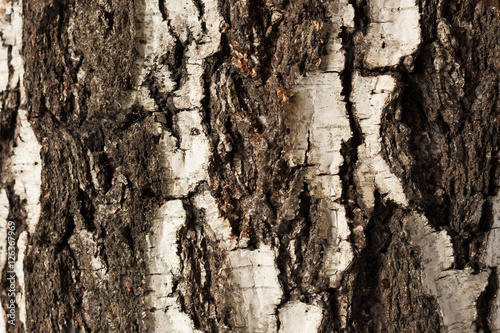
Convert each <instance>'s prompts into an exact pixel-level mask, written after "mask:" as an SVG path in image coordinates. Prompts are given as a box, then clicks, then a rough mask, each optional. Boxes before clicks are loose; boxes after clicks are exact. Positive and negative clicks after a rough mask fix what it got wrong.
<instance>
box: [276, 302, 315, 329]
mask: <svg viewBox="0 0 500 333" xmlns="http://www.w3.org/2000/svg"><path fill="white" fill-rule="evenodd" d="M279 318H280V323H281V326H280V329H279V332H280V333H316V332H318V329H319V327H320V325H321V320H322V319H323V311H322V309H321V308H320V307H319V306H316V305H309V304H305V303H302V302H290V303H287V304H286V305H285V306H284V307H283V308H281V309H280V312H279Z"/></svg>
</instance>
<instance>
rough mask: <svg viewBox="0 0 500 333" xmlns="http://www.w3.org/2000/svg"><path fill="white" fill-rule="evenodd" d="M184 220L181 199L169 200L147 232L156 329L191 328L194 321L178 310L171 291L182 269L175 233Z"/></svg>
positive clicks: (159, 210) (184, 212)
mask: <svg viewBox="0 0 500 333" xmlns="http://www.w3.org/2000/svg"><path fill="white" fill-rule="evenodd" d="M185 223H186V211H185V210H184V206H183V204H182V201H181V200H171V201H168V202H167V203H165V204H164V205H163V206H161V207H160V208H159V209H158V211H157V213H156V219H155V220H154V221H153V227H152V232H151V235H148V236H146V241H147V242H148V244H149V249H148V257H149V258H148V260H149V272H150V279H151V286H150V288H151V291H152V292H151V294H149V295H148V296H147V302H148V305H149V306H151V308H154V326H153V330H154V331H155V332H183V333H184V332H194V324H193V322H192V321H191V319H190V318H189V316H188V315H187V314H185V313H183V312H181V309H180V305H179V300H178V297H177V296H176V295H173V294H172V292H173V285H174V282H175V280H176V279H178V278H179V277H180V269H181V261H180V258H179V255H178V253H177V252H178V251H177V233H178V231H179V229H180V228H181V227H182V226H183V225H184V224H185Z"/></svg>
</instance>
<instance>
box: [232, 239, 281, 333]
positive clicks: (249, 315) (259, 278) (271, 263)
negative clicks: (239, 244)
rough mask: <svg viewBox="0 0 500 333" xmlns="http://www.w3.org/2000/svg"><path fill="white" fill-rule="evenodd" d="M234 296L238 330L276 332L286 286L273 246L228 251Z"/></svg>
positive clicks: (260, 332) (250, 332) (255, 332)
mask: <svg viewBox="0 0 500 333" xmlns="http://www.w3.org/2000/svg"><path fill="white" fill-rule="evenodd" d="M228 257H229V265H230V269H231V281H230V289H231V298H232V303H233V306H234V312H235V315H234V317H233V319H234V320H235V322H236V327H235V330H236V331H237V332H249V333H267V332H269V333H271V332H276V331H277V329H278V327H277V317H276V307H277V306H278V304H279V303H280V301H281V297H282V294H283V293H282V290H281V286H280V283H279V281H278V274H279V270H278V269H277V267H276V264H275V259H276V255H275V253H274V251H273V250H271V247H270V246H267V245H262V246H261V248H260V249H257V250H253V251H252V250H246V249H237V250H235V251H231V252H230V253H229V255H228Z"/></svg>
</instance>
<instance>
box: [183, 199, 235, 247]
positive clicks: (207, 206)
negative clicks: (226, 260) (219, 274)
mask: <svg viewBox="0 0 500 333" xmlns="http://www.w3.org/2000/svg"><path fill="white" fill-rule="evenodd" d="M192 202H193V204H194V207H195V208H196V209H198V210H201V211H204V212H205V219H206V222H207V224H208V226H207V227H206V231H207V232H213V235H212V238H213V239H216V240H217V241H218V242H219V246H221V247H222V249H225V250H233V249H235V248H236V245H237V241H238V240H237V238H236V236H235V235H234V234H233V232H232V230H231V225H230V223H229V221H228V220H227V219H225V218H223V217H222V216H220V212H219V209H218V207H217V203H216V202H215V199H214V197H213V196H212V194H211V193H210V191H208V190H205V191H203V192H201V193H197V194H195V195H194V196H193V199H192Z"/></svg>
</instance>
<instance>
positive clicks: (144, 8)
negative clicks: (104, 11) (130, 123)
mask: <svg viewBox="0 0 500 333" xmlns="http://www.w3.org/2000/svg"><path fill="white" fill-rule="evenodd" d="M134 4H135V6H136V10H137V12H139V13H141V14H142V17H137V18H136V19H137V20H138V22H137V26H138V28H139V30H140V31H141V32H142V35H140V36H138V38H137V41H136V43H135V44H136V49H137V50H139V52H140V54H141V57H138V59H137V61H136V64H135V68H134V70H133V82H132V85H133V88H134V93H132V94H131V95H129V96H126V98H124V99H123V100H122V101H120V103H121V105H122V107H130V106H132V105H133V104H134V103H139V104H140V105H142V106H143V107H144V108H145V109H146V110H148V111H156V109H157V105H156V103H155V101H154V100H153V99H152V98H151V97H150V94H149V89H148V87H146V86H145V82H144V81H145V79H146V76H147V75H148V74H152V75H153V76H154V78H155V79H156V81H157V82H158V83H159V90H160V92H162V93H167V92H170V91H171V90H173V89H174V88H175V85H176V84H175V82H174V81H173V80H172V78H171V72H170V71H169V70H168V67H167V65H164V64H162V63H161V61H160V60H161V56H162V55H164V54H166V53H167V52H168V51H171V49H172V48H173V45H175V38H174V37H173V36H172V35H170V33H169V30H168V22H167V21H166V20H163V17H162V15H161V13H160V9H159V5H158V4H159V2H158V0H145V1H144V2H142V1H135V2H134ZM153 68H154V70H153Z"/></svg>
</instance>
